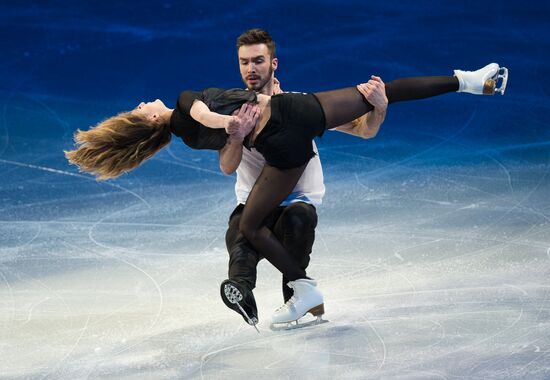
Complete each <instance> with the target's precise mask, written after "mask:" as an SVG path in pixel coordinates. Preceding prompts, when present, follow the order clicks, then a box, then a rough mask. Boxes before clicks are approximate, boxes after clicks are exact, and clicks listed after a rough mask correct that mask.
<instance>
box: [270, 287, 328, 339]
mask: <svg viewBox="0 0 550 380" xmlns="http://www.w3.org/2000/svg"><path fill="white" fill-rule="evenodd" d="M287 285H288V286H289V287H291V288H292V289H294V295H293V296H292V297H291V298H290V299H289V300H288V301H287V302H286V303H285V304H284V305H283V306H281V307H280V308H278V309H277V310H275V313H273V316H272V317H271V329H272V330H288V329H292V328H297V327H305V326H311V325H314V324H315V325H316V324H320V323H324V322H328V321H326V320H324V319H323V318H322V317H323V314H324V313H325V307H324V304H323V294H322V293H321V291H320V290H319V289H317V283H316V282H315V281H314V280H308V279H298V280H296V281H290V282H289V283H288V284H287ZM307 313H311V314H312V315H313V316H314V317H317V319H315V320H313V321H310V322H307V323H299V322H298V320H299V319H300V318H302V317H303V316H304V315H306V314H307Z"/></svg>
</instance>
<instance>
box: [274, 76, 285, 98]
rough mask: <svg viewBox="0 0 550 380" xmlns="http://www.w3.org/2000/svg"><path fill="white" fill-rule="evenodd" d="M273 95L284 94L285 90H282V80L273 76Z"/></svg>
mask: <svg viewBox="0 0 550 380" xmlns="http://www.w3.org/2000/svg"><path fill="white" fill-rule="evenodd" d="M272 90H273V95H277V94H282V93H283V90H281V82H279V79H277V78H275V77H273V88H272Z"/></svg>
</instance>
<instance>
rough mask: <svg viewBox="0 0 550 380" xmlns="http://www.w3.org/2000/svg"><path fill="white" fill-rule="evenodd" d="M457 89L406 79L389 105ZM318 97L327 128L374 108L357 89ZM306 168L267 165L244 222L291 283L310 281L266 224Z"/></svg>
mask: <svg viewBox="0 0 550 380" xmlns="http://www.w3.org/2000/svg"><path fill="white" fill-rule="evenodd" d="M457 90H458V80H457V79H456V78H455V77H450V76H442V77H414V78H403V79H397V80H394V81H391V82H389V83H387V84H386V96H387V97H388V102H389V103H395V102H399V101H404V100H415V99H424V98H429V97H432V96H437V95H441V94H445V93H448V92H454V91H457ZM315 96H316V97H317V99H318V100H319V103H320V104H321V107H322V108H323V111H324V113H325V118H326V125H325V127H326V128H334V127H337V126H339V125H343V124H346V123H349V122H351V121H353V120H355V119H357V118H358V117H360V116H362V115H364V114H366V113H367V112H370V111H372V110H373V109H374V107H373V106H372V105H371V104H370V103H368V102H367V101H366V100H365V98H364V97H363V95H362V94H361V93H360V92H359V91H358V90H357V89H356V88H355V87H349V88H344V89H340V90H334V91H325V92H319V93H315ZM306 165H307V164H304V165H302V166H300V167H296V168H292V169H278V168H276V167H273V166H270V165H268V164H266V165H265V166H264V168H263V170H262V172H261V174H260V176H259V177H258V179H257V180H256V183H255V184H254V187H253V188H252V191H251V192H250V195H249V196H248V200H247V201H246V206H245V208H244V211H243V214H242V216H241V222H240V229H241V232H242V233H243V235H244V236H245V237H246V238H247V239H248V241H249V242H250V243H251V244H252V245H253V246H254V248H256V249H257V250H258V251H259V252H260V253H261V254H262V255H263V256H264V257H265V258H266V259H267V260H268V261H269V262H270V263H271V264H273V266H275V267H276V268H277V269H278V270H279V271H281V273H282V274H283V275H284V276H285V277H286V278H287V279H288V280H289V281H294V280H297V279H299V278H306V272H305V270H304V269H302V268H300V265H299V264H298V263H297V262H296V261H295V259H294V258H293V257H292V256H291V255H290V253H289V252H288V251H287V250H286V249H285V248H284V247H283V245H282V244H281V242H280V241H279V240H278V239H277V238H276V237H275V235H274V234H273V233H272V232H271V231H270V230H269V229H268V228H267V227H266V226H265V225H264V224H263V222H264V219H265V218H266V217H267V216H268V215H269V214H270V213H271V212H272V211H273V210H274V209H275V208H276V207H277V206H278V205H279V204H280V203H281V202H282V201H283V200H284V199H285V198H286V197H287V196H288V194H290V192H291V191H292V189H294V186H296V183H298V180H299V179H300V177H301V176H302V173H303V172H304V169H305V167H306Z"/></svg>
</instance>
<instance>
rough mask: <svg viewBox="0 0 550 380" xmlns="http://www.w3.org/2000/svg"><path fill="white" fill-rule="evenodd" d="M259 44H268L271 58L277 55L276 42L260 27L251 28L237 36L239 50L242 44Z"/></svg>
mask: <svg viewBox="0 0 550 380" xmlns="http://www.w3.org/2000/svg"><path fill="white" fill-rule="evenodd" d="M257 44H266V45H267V48H268V49H269V54H271V59H273V58H275V57H276V53H275V42H274V41H273V38H271V36H270V35H269V33H268V32H267V31H266V30H263V29H258V28H255V29H249V30H247V31H246V32H244V33H243V34H241V35H240V36H239V38H237V50H239V48H240V47H241V46H245V45H257Z"/></svg>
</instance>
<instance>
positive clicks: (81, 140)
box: [65, 112, 172, 180]
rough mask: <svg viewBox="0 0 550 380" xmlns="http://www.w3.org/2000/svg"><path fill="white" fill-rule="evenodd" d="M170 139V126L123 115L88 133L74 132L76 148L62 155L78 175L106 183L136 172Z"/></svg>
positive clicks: (124, 113) (99, 125)
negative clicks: (81, 174) (76, 167)
mask: <svg viewBox="0 0 550 380" xmlns="http://www.w3.org/2000/svg"><path fill="white" fill-rule="evenodd" d="M171 138H172V133H171V132H170V125H169V123H166V122H164V123H161V122H153V121H149V120H147V119H146V117H145V116H142V115H133V114H131V113H130V112H122V113H120V114H118V115H116V116H113V117H111V118H109V119H107V120H105V121H103V122H101V123H99V124H97V125H96V126H95V127H93V128H91V129H90V130H88V131H81V130H77V131H76V133H75V136H74V141H75V143H76V145H78V146H77V148H76V149H75V150H71V151H65V157H67V159H68V160H69V162H70V163H71V164H74V165H76V166H78V168H79V169H80V170H81V171H85V172H88V173H91V174H93V175H95V176H96V178H97V179H98V180H105V179H110V178H116V177H118V176H120V175H121V174H124V173H125V172H127V171H130V170H132V169H135V168H137V167H138V166H139V165H141V163H142V162H143V161H145V160H146V159H148V158H150V157H152V156H153V155H154V154H155V153H157V152H158V151H159V150H161V149H162V148H164V147H165V146H166V145H168V143H169V142H170V140H171Z"/></svg>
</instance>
